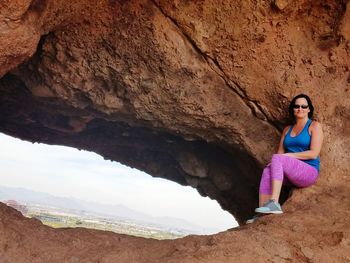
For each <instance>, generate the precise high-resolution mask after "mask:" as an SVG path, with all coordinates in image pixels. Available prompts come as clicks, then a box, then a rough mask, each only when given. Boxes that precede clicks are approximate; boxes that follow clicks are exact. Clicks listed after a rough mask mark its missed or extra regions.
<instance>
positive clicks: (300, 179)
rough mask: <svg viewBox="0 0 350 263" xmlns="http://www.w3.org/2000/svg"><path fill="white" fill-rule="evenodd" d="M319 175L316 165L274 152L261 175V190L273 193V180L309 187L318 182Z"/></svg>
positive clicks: (262, 192)
mask: <svg viewBox="0 0 350 263" xmlns="http://www.w3.org/2000/svg"><path fill="white" fill-rule="evenodd" d="M317 176H318V171H317V169H316V168H315V167H313V166H311V165H309V164H307V163H305V162H303V161H301V160H298V159H296V158H293V157H290V156H286V155H282V154H274V155H273V156H272V159H271V162H270V163H269V164H268V165H267V166H266V167H265V169H264V171H263V174H262V176H261V181H260V190H259V192H260V193H261V194H266V195H271V194H272V189H271V185H272V180H279V181H283V185H295V186H297V187H307V186H310V185H312V184H314V183H315V182H316V180H317Z"/></svg>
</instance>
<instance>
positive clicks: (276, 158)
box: [271, 153, 285, 163]
mask: <svg viewBox="0 0 350 263" xmlns="http://www.w3.org/2000/svg"><path fill="white" fill-rule="evenodd" d="M283 157H285V155H283V154H280V153H275V154H273V155H272V158H271V163H272V162H276V161H277V162H279V161H281V159H283Z"/></svg>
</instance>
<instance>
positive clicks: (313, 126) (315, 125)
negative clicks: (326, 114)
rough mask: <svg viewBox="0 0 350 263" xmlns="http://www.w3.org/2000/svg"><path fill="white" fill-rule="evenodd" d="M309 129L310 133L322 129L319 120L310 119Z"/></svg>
mask: <svg viewBox="0 0 350 263" xmlns="http://www.w3.org/2000/svg"><path fill="white" fill-rule="evenodd" d="M309 131H310V132H311V133H313V132H319V131H322V125H321V123H320V122H318V121H314V120H313V121H312V122H311V124H310V127H309Z"/></svg>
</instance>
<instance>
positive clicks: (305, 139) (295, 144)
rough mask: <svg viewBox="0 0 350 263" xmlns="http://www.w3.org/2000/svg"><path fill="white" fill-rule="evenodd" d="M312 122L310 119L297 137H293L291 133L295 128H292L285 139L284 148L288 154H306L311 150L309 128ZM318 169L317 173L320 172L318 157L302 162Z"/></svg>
mask: <svg viewBox="0 0 350 263" xmlns="http://www.w3.org/2000/svg"><path fill="white" fill-rule="evenodd" d="M311 122H312V120H310V119H308V121H307V122H306V124H305V126H304V128H303V130H302V131H301V132H300V133H299V134H298V135H297V136H295V137H291V136H290V133H291V131H292V129H293V127H294V125H293V126H291V127H290V128H289V130H288V132H287V134H286V136H285V137H284V141H283V146H284V150H285V152H286V153H297V152H304V151H308V150H310V144H311V136H310V134H309V131H308V129H309V126H310V124H311ZM301 161H303V162H305V163H307V164H309V165H311V166H313V167H315V168H316V169H317V171H318V172H319V171H320V157H319V156H317V158H316V159H309V160H301Z"/></svg>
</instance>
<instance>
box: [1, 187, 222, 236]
mask: <svg viewBox="0 0 350 263" xmlns="http://www.w3.org/2000/svg"><path fill="white" fill-rule="evenodd" d="M10 199H14V200H16V201H18V202H20V203H23V204H38V205H45V206H51V207H56V208H61V209H68V210H74V211H75V212H80V213H83V212H90V213H96V214H98V215H101V216H102V215H103V216H113V217H116V218H119V219H121V220H123V219H124V220H130V221H134V222H139V223H147V224H152V225H155V226H161V227H163V228H168V229H177V230H180V231H181V230H182V231H184V232H186V233H192V234H212V233H216V232H218V231H220V230H219V229H214V228H204V227H201V226H198V225H196V224H193V223H190V222H188V221H186V220H184V219H180V218H173V217H153V216H150V215H147V214H145V213H141V212H138V211H135V210H133V209H130V208H128V207H127V206H124V205H121V204H116V205H105V204H98V203H94V202H87V201H83V200H79V199H76V198H67V197H57V196H53V195H50V194H47V193H41V192H36V191H32V190H28V189H23V188H12V187H5V186H0V201H1V200H2V201H4V200H10Z"/></svg>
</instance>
